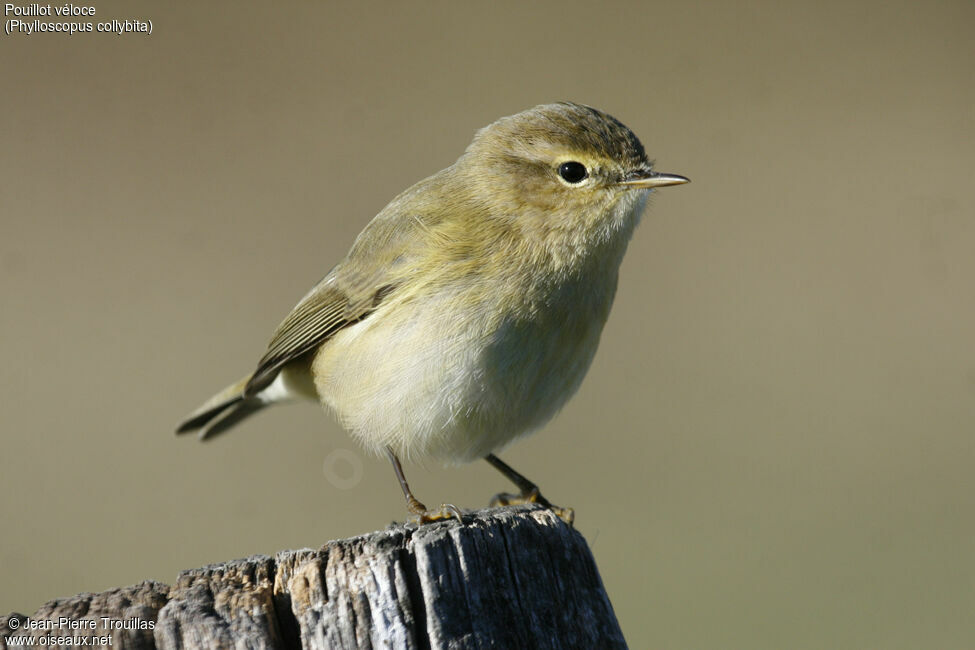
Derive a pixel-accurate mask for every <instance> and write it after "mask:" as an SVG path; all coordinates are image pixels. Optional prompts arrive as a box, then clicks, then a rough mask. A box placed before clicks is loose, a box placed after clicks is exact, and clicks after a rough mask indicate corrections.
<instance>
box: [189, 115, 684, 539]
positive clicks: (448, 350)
mask: <svg viewBox="0 0 975 650" xmlns="http://www.w3.org/2000/svg"><path fill="white" fill-rule="evenodd" d="M687 182H689V179H688V178H686V177H684V176H680V175H677V174H669V173H661V172H657V171H655V169H654V166H653V162H652V161H651V160H650V159H649V158H648V157H647V154H646V151H645V150H644V147H643V145H642V144H641V142H640V140H639V139H638V138H637V137H636V135H634V133H633V132H632V131H631V130H630V129H629V128H627V127H626V126H624V125H623V124H622V123H621V122H620V121H619V120H617V119H616V118H614V117H612V116H610V115H609V114H607V113H605V112H603V111H600V110H598V109H595V108H592V107H590V106H586V105H583V104H578V103H574V102H559V103H554V104H543V105H539V106H536V107H534V108H531V109H529V110H526V111H523V112H520V113H517V114H514V115H511V116H508V117H503V118H501V119H498V120H497V121H495V122H493V123H492V124H489V125H488V126H486V127H484V128H482V129H480V130H478V131H477V132H476V133H475V136H474V139H473V141H472V142H471V144H470V145H469V146H468V147H467V148H466V150H465V151H464V153H463V154H462V155H461V156H460V157H459V158H458V159H457V161H456V162H454V163H453V164H452V165H450V166H449V167H447V168H445V169H443V170H441V171H440V172H437V173H435V174H433V175H432V176H430V177H428V178H426V179H424V180H421V181H419V182H418V183H416V184H415V185H413V186H412V187H410V188H409V189H407V190H405V191H404V192H402V193H401V194H399V195H398V196H397V197H395V198H394V199H393V200H392V201H391V202H390V203H389V204H388V205H387V206H386V207H385V208H383V210H382V211H380V212H379V214H377V215H376V216H375V217H374V218H373V219H372V220H371V221H370V222H369V223H368V224H367V225H366V226H365V228H364V229H363V230H362V232H361V233H360V234H359V235H358V237H357V238H356V239H355V241H354V243H353V244H352V247H351V249H350V250H349V252H348V254H347V255H346V256H345V257H344V258H343V259H342V260H340V261H339V262H338V264H336V265H335V266H334V267H333V268H332V269H331V271H329V272H328V274H327V275H325V277H324V278H323V279H322V280H321V281H320V282H319V283H318V284H316V285H315V286H314V287H313V288H312V289H311V290H310V291H309V292H308V293H307V294H305V296H304V297H303V298H302V299H301V300H300V301H299V302H298V304H297V305H296V306H295V307H294V309H293V310H292V311H291V313H290V314H288V316H287V317H286V318H285V319H284V321H283V322H281V324H280V325H279V326H278V328H277V330H276V331H275V332H274V334H273V336H272V337H271V340H270V343H269V344H268V346H267V349H266V351H265V352H264V356H263V357H261V358H260V360H259V361H258V362H257V365H256V367H255V369H254V371H253V372H252V373H250V374H248V375H247V376H245V377H244V378H243V379H241V380H240V381H238V382H236V383H234V384H232V385H230V386H229V387H227V388H226V389H224V390H223V391H221V392H219V393H217V394H216V395H215V396H213V397H212V398H211V399H210V400H208V401H207V402H205V403H204V404H203V405H202V406H200V407H199V408H198V409H196V410H195V411H194V412H192V413H191V414H190V415H189V416H187V417H186V418H185V419H184V420H183V422H182V423H181V424H180V425H179V427H178V429H177V432H178V433H186V432H191V431H198V432H199V437H200V438H201V439H204V440H205V439H211V438H213V437H215V436H217V435H218V434H220V433H223V432H225V431H226V430H228V429H229V428H230V427H232V426H233V425H235V424H237V423H238V422H240V421H241V420H243V419H244V418H246V417H248V416H250V415H252V414H253V413H255V412H257V411H259V410H261V409H263V408H265V407H267V406H270V405H272V404H279V403H284V402H288V401H293V400H300V399H307V400H314V401H318V402H320V403H321V404H322V405H324V406H325V408H326V409H327V410H329V411H331V412H332V413H334V415H335V416H336V417H337V419H338V421H339V423H340V424H341V425H342V426H343V427H344V428H345V429H346V430H347V431H348V432H349V433H350V435H351V436H352V438H353V439H355V440H356V441H357V442H358V443H359V444H360V445H361V446H362V447H363V448H364V449H365V450H367V451H368V452H371V453H374V454H378V455H386V456H387V457H388V458H389V460H390V462H391V463H392V466H393V469H394V472H395V474H396V477H397V479H398V481H399V484H400V487H401V489H402V492H403V496H404V498H405V500H406V508H407V510H408V511H409V512H410V513H411V514H413V515H415V516H416V517H417V518H418V519H419V521H420V522H421V523H423V522H427V521H435V520H437V519H441V518H445V517H451V516H453V517H457V518H461V516H462V515H461V513H460V511H459V509H458V508H456V507H455V506H453V505H451V504H443V505H442V506H441V507H440V508H438V509H433V510H431V509H428V508H427V507H426V506H425V505H424V504H423V503H422V502H421V501H419V500H418V499H417V498H416V497H415V496H414V494H413V492H412V490H411V489H410V487H409V484H408V482H407V480H406V477H405V475H404V472H403V468H402V464H401V459H407V460H423V459H434V460H437V461H441V462H443V463H446V464H457V463H464V462H471V461H475V460H478V459H484V460H486V461H487V462H488V463H489V464H491V465H492V466H493V467H495V468H496V469H498V470H499V471H500V472H501V473H502V474H504V475H505V476H506V477H507V478H508V479H510V480H511V481H512V482H513V483H514V485H515V486H516V487H517V488H518V489H519V492H518V493H517V494H500V495H498V496H497V497H495V499H494V500H493V501H492V503H493V504H496V505H506V504H513V503H524V502H533V503H538V504H541V505H542V506H545V507H549V508H552V509H555V510H556V511H557V512H560V513H562V514H566V513H569V514H566V516H568V517H570V518H571V517H572V514H571V509H561V508H558V506H554V505H553V504H552V503H551V502H550V501H549V500H548V499H546V498H545V497H544V496H542V494H541V491H540V490H539V488H538V486H537V485H536V484H535V483H534V482H532V481H530V480H528V479H527V478H525V477H524V476H523V475H521V474H520V473H518V472H517V471H515V470H514V469H513V468H512V467H511V466H509V465H508V464H507V463H505V462H504V461H502V460H501V459H500V458H498V456H497V455H496V452H498V451H500V450H501V449H503V448H505V447H506V446H507V445H508V444H509V443H511V442H512V441H514V440H516V439H518V438H520V437H522V436H524V435H526V434H529V433H532V432H535V431H537V430H538V429H540V428H542V426H543V425H545V424H546V423H547V422H548V421H549V420H550V419H551V418H552V417H553V416H554V415H555V414H556V413H557V412H558V411H559V409H560V408H561V407H562V406H563V405H564V404H565V403H566V402H567V400H568V399H569V398H570V397H571V396H572V395H573V394H574V393H575V392H576V390H577V389H578V388H579V385H580V384H581V382H582V380H583V377H584V376H585V374H586V372H587V370H588V369H589V366H590V364H591V362H592V360H593V357H594V355H595V353H596V349H597V347H598V344H599V340H600V336H601V333H602V330H603V326H604V325H605V323H606V320H607V318H608V316H609V313H610V308H611V306H612V303H613V299H614V296H615V294H616V288H617V284H618V277H619V267H620V264H621V262H622V260H623V256H624V253H625V252H626V249H627V245H628V243H629V241H630V239H631V237H632V235H633V231H634V229H635V228H636V226H637V224H638V222H639V221H640V218H641V215H642V214H643V212H644V209H645V206H646V204H647V199H648V196H649V195H650V194H651V193H652V192H654V191H656V190H657V189H658V188H661V187H666V186H671V185H679V184H683V183H687ZM255 356H256V355H255Z"/></svg>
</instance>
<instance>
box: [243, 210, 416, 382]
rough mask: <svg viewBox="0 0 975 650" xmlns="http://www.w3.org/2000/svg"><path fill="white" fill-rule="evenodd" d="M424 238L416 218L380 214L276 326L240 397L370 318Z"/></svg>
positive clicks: (406, 273) (406, 272)
mask: <svg viewBox="0 0 975 650" xmlns="http://www.w3.org/2000/svg"><path fill="white" fill-rule="evenodd" d="M428 236H429V232H428V231H427V230H425V227H424V226H423V224H422V222H421V220H420V219H419V218H418V217H413V216H406V217H404V216H400V215H384V214H380V215H379V217H377V218H376V219H374V220H373V221H372V222H371V223H370V224H369V225H368V226H366V229H365V230H363V232H362V233H361V234H360V235H359V237H358V238H357V239H356V242H355V244H354V245H353V247H352V250H351V251H350V252H349V255H348V256H347V257H346V258H345V260H343V261H342V262H341V263H340V264H339V265H338V266H336V267H335V268H334V269H332V271H331V272H330V273H329V274H328V275H326V276H325V277H324V278H323V279H322V281H321V282H319V283H318V285H317V286H316V287H315V288H314V289H312V290H311V291H310V292H308V294H307V295H306V296H305V297H304V298H302V300H301V302H299V303H298V304H297V305H296V306H295V308H294V309H293V310H292V311H291V313H290V314H289V315H288V317H287V318H285V319H284V321H283V322H282V323H281V324H280V325H279V326H278V329H277V330H276V331H275V332H274V335H273V336H272V337H271V342H270V343H269V344H268V347H267V351H266V352H265V353H264V356H263V357H262V358H261V360H260V362H259V363H258V364H257V370H255V371H254V374H253V375H252V376H251V378H250V381H248V383H247V387H246V389H245V390H244V395H245V396H249V395H255V394H256V393H258V392H260V391H262V390H263V389H265V388H266V387H267V386H268V385H270V384H271V382H272V381H274V378H275V377H276V376H277V374H278V372H279V371H280V370H281V368H282V367H283V366H285V365H286V364H288V363H289V362H291V361H294V360H295V359H297V358H298V357H300V356H302V355H304V354H306V353H308V352H310V351H311V350H313V349H314V348H316V347H317V346H319V345H321V344H322V343H324V342H325V341H327V340H328V339H330V338H331V337H332V336H334V335H335V333H336V332H338V331H339V330H341V329H342V328H344V327H348V326H349V325H353V324H355V323H358V322H359V321H361V320H363V319H364V318H366V317H368V316H369V315H370V314H372V313H373V312H374V311H375V310H376V308H377V307H379V305H380V304H381V303H382V302H383V300H384V299H386V298H387V296H389V295H390V293H392V292H393V291H394V290H395V289H396V288H397V287H398V286H401V285H402V284H404V283H406V282H408V281H409V278H410V276H411V275H412V272H411V268H412V267H413V261H414V259H415V254H416V246H417V245H418V244H420V242H421V240H423V239H426V238H427V237H428Z"/></svg>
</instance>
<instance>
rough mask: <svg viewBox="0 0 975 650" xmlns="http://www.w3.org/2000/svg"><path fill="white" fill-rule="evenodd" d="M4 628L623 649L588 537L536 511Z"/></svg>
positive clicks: (242, 569)
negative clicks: (585, 538)
mask: <svg viewBox="0 0 975 650" xmlns="http://www.w3.org/2000/svg"><path fill="white" fill-rule="evenodd" d="M0 634H2V637H0V647H2V648H10V649H11V650H12V649H13V648H16V647H17V645H18V643H19V644H20V645H21V646H22V647H26V646H27V645H28V644H30V645H33V646H34V647H45V646H47V647H51V646H53V645H67V644H68V643H69V642H66V641H64V639H66V638H68V637H71V638H73V639H74V641H73V643H70V644H71V645H91V644H92V642H95V643H94V645H95V647H105V648H113V649H114V650H121V649H123V648H146V649H148V648H158V649H160V650H162V649H167V650H168V649H187V650H189V649H193V650H195V649H197V648H289V649H291V648H294V649H297V648H306V649H308V648H315V649H317V648H420V649H423V648H484V647H493V648H623V647H626V643H625V641H624V640H623V635H622V632H621V631H620V628H619V624H618V623H617V621H616V616H615V615H614V614H613V608H612V606H611V605H610V602H609V598H608V596H607V595H606V592H605V590H604V589H603V585H602V581H601V580H600V578H599V574H598V572H597V570H596V564H595V562H594V561H593V558H592V554H591V553H590V552H589V548H588V546H587V545H586V542H585V540H584V539H583V538H582V536H581V535H580V534H579V533H578V532H576V531H575V530H574V529H573V528H571V527H570V526H568V525H566V524H565V523H564V522H562V521H561V520H560V519H559V518H558V517H556V516H555V515H554V514H552V513H551V512H550V511H548V510H545V509H542V508H539V507H537V506H536V507H517V508H497V509H487V510H481V511H478V512H474V513H470V514H469V515H467V516H465V518H464V523H463V524H460V523H459V522H457V521H444V522H437V523H433V524H428V525H425V526H422V527H419V528H417V527H415V526H405V525H394V526H391V527H390V528H388V529H386V530H383V531H378V532H375V533H371V534H369V535H363V536H361V537H354V538H352V539H346V540H341V541H334V542H329V543H328V544H326V545H325V546H323V547H322V548H321V549H319V550H311V549H306V550H299V551H281V552H279V553H278V554H277V555H276V556H275V557H273V558H271V557H267V556H254V557H250V558H247V559H244V560H234V561H232V562H226V563H224V564H216V565H211V566H207V567H203V568H201V569H193V570H190V571H184V572H183V573H182V574H180V576H179V578H178V579H177V581H176V584H174V585H173V586H171V587H170V586H167V585H164V584H161V583H157V582H143V583H141V584H138V585H133V586H131V587H123V588H119V589H113V590H111V591H107V592H104V593H101V594H87V593H85V594H79V595H77V596H73V597H71V598H63V599H58V600H53V601H51V602H49V603H47V604H46V605H44V606H42V607H41V608H40V609H39V610H38V611H37V612H36V613H35V614H33V615H32V616H31V617H26V616H24V615H21V614H17V613H14V614H10V615H9V616H6V617H0ZM42 637H43V639H42ZM109 637H110V638H109ZM28 639H33V641H28ZM52 639H53V640H52ZM56 639H60V641H57V640H56ZM81 639H88V641H87V642H84V641H81Z"/></svg>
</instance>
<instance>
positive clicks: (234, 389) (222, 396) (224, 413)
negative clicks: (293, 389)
mask: <svg viewBox="0 0 975 650" xmlns="http://www.w3.org/2000/svg"><path fill="white" fill-rule="evenodd" d="M249 380H250V376H249V375H248V376H247V377H244V378H243V379H241V380H240V381H238V382H237V383H236V384H233V385H231V386H228V387H227V388H225V389H223V390H222V391H220V392H219V393H217V394H216V395H214V396H213V397H211V398H210V399H209V400H207V401H206V403H204V404H203V405H202V406H201V407H200V408H198V409H196V410H195V411H193V412H192V413H190V414H189V415H188V416H187V417H186V419H185V420H183V422H182V423H181V424H180V425H179V427H177V428H176V433H189V432H191V431H196V430H198V429H199V430H200V434H199V436H200V439H201V440H205V439H207V438H212V437H213V436H215V435H217V434H218V433H220V432H222V431H226V430H227V429H228V428H230V427H231V426H233V425H234V424H236V423H237V422H240V421H241V420H242V419H244V418H245V417H247V416H248V415H250V414H252V413H254V412H255V411H257V410H259V409H261V408H262V407H263V406H266V402H264V401H263V400H260V399H257V398H254V397H244V388H245V387H246V386H247V382H248V381H249Z"/></svg>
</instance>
